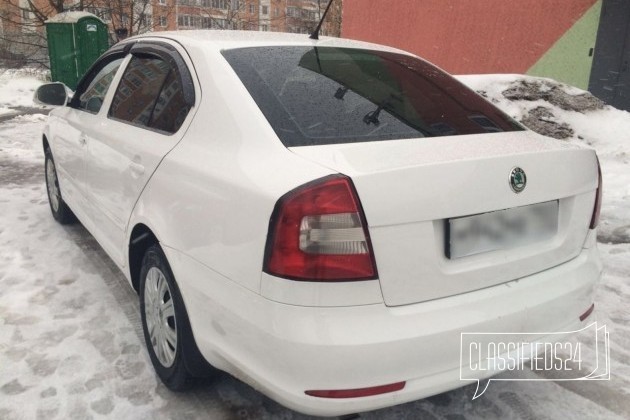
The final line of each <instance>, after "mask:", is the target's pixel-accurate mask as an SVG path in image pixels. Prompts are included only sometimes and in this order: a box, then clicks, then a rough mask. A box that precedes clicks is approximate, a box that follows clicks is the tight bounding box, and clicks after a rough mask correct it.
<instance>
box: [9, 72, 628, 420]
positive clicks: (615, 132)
mask: <svg viewBox="0 0 630 420" xmlns="http://www.w3.org/2000/svg"><path fill="white" fill-rule="evenodd" d="M462 80H463V81H464V82H465V83H467V84H469V85H471V86H472V87H473V88H474V89H476V90H478V91H482V92H483V94H484V95H486V96H487V97H488V98H489V99H490V100H492V101H493V102H495V103H497V105H498V106H499V107H501V108H502V109H504V110H505V111H506V112H507V113H508V114H510V115H512V116H513V117H515V118H517V119H519V120H523V119H526V118H527V116H528V115H530V113H531V112H532V111H533V110H535V109H536V108H539V107H544V108H546V109H547V111H548V113H545V112H547V111H544V110H543V111H544V112H543V113H544V116H543V117H540V115H539V114H536V115H539V117H537V119H538V120H541V118H542V119H544V120H545V121H543V122H544V123H548V124H551V126H552V127H551V128H554V127H553V125H554V124H555V125H562V124H563V123H564V124H567V126H568V127H569V128H570V129H571V130H573V132H572V133H570V131H569V130H566V129H561V130H555V131H554V130H552V131H553V132H556V133H560V135H563V136H566V139H565V140H558V141H570V142H576V143H582V144H587V145H591V146H592V147H594V148H595V149H597V151H598V154H599V157H600V160H601V164H602V169H603V173H604V204H603V209H602V221H601V224H600V226H601V229H600V234H599V241H600V244H599V248H600V251H601V254H602V258H603V260H604V264H605V273H604V277H603V279H602V282H601V284H600V287H599V288H598V291H597V300H596V302H597V311H598V321H599V323H600V324H606V325H607V326H608V329H609V331H610V341H611V359H612V378H611V380H610V381H603V382H599V381H597V382H587V381H582V382H502V383H492V384H491V385H490V387H489V388H488V391H487V392H486V393H485V394H484V395H483V396H482V397H481V398H478V399H476V400H474V401H471V397H472V395H473V393H474V390H475V385H470V386H466V387H464V388H461V389H458V390H454V391H451V392H447V393H444V394H441V395H438V396H435V397H432V398H428V399H425V400H422V401H417V402H413V403H409V404H404V405H401V406H397V407H393V408H389V409H385V410H379V411H375V412H372V413H367V414H364V415H362V417H364V418H426V419H463V418H472V419H488V418H520V419H534V418H536V419H538V418H542V419H556V418H564V417H567V416H568V417H575V418H609V419H627V418H630V398H629V397H630V309H629V308H630V306H629V305H628V302H629V301H630V282H629V280H630V138H629V137H630V114H629V113H627V112H623V111H618V110H615V109H613V108H610V107H604V108H602V109H596V108H597V106H594V108H595V109H591V110H585V111H583V112H576V111H573V110H565V109H562V106H563V105H562V103H561V101H556V100H554V99H553V98H552V97H551V96H550V95H542V96H543V97H541V98H538V99H536V98H534V97H532V96H531V95H529V96H528V95H525V96H527V98H528V99H514V98H513V100H511V101H510V100H507V99H506V98H505V97H504V95H503V94H502V92H503V91H505V90H507V89H509V88H515V87H516V88H518V87H522V86H523V82H527V83H530V84H534V90H537V91H541V92H547V91H551V90H552V88H553V86H555V85H553V84H550V82H547V81H544V80H542V81H541V80H540V79H531V78H523V77H521V76H511V75H506V76H496V75H495V76H474V77H473V76H468V77H462ZM37 83H38V82H37V80H35V79H32V78H31V79H27V80H24V79H21V78H17V77H10V78H8V79H7V78H3V77H0V112H2V110H3V109H8V108H9V107H10V106H16V105H17V106H30V105H31V103H30V100H31V98H32V90H33V88H34V86H36V85H37ZM530 89H531V87H530ZM560 90H561V91H563V92H568V93H569V94H570V95H580V94H581V93H582V92H581V91H579V90H576V89H574V88H568V87H561V88H560ZM556 92H557V90H556ZM534 96H536V95H534ZM538 96H541V95H538ZM550 101H551V102H554V104H552V103H551V102H550ZM574 102H579V101H578V100H577V99H576V100H575V101H574ZM574 105H575V104H574ZM589 107H590V106H587V108H589ZM565 108H571V107H566V106H565ZM589 109H590V108H589ZM537 112H538V111H537ZM549 113H550V114H549ZM45 118H46V117H45V116H43V115H27V116H18V117H15V118H12V119H9V120H6V121H3V122H2V119H0V419H3V420H4V419H6V420H9V419H35V418H40V419H89V418H94V419H97V418H117V419H162V418H164V419H166V418H177V419H197V418H199V419H201V418H204V419H205V418H212V419H215V418H216V419H219V418H284V419H291V418H304V416H301V415H299V414H296V413H294V412H292V411H290V410H287V409H285V408H283V407H281V406H279V405H278V404H276V403H275V402H273V401H271V400H269V399H268V398H266V397H264V396H263V395H261V394H260V393H258V392H256V391H255V390H253V389H252V388H250V387H248V386H247V385H244V384H242V383H241V382H238V381H237V380H235V379H233V378H231V377H229V376H228V375H220V376H219V377H217V378H214V379H212V380H209V381H208V382H206V383H204V384H201V385H200V386H199V387H197V388H196V389H194V390H193V391H191V392H189V393H185V394H175V393H171V392H169V391H168V390H166V388H165V387H164V386H162V385H161V384H160V383H159V382H158V381H157V380H156V377H155V375H154V373H153V370H152V367H151V364H150V360H149V358H148V355H147V353H146V350H145V348H144V343H143V340H142V333H141V328H140V322H139V314H138V303H137V298H136V296H135V294H134V292H133V291H132V290H131V289H130V288H129V287H128V286H127V284H126V280H125V279H124V277H123V275H122V274H121V273H120V272H119V271H118V270H117V268H116V267H115V266H114V265H113V263H112V262H111V261H110V260H109V258H108V257H107V256H106V255H105V254H104V252H103V251H102V250H101V249H100V248H99V246H98V245H97V244H96V242H95V241H94V239H93V238H92V237H91V236H90V235H89V234H88V233H87V232H86V231H85V230H84V229H83V228H82V227H81V226H80V225H74V226H70V227H62V226H60V225H58V224H56V223H55V222H54V220H53V218H52V217H51V215H50V210H49V208H48V203H47V200H46V192H45V187H44V178H43V167H42V166H43V165H42V163H43V153H42V151H41V137H40V136H41V134H40V132H41V128H42V125H43V123H44V121H45ZM502 377H513V378H514V377H516V376H515V374H507V373H506V374H503V376H502ZM519 377H521V378H531V377H534V373H521V374H520V376H519Z"/></svg>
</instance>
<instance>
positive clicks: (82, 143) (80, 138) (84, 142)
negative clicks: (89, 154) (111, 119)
mask: <svg viewBox="0 0 630 420" xmlns="http://www.w3.org/2000/svg"><path fill="white" fill-rule="evenodd" d="M86 143H87V138H86V137H85V135H83V134H81V136H79V144H80V145H81V146H85V144H86Z"/></svg>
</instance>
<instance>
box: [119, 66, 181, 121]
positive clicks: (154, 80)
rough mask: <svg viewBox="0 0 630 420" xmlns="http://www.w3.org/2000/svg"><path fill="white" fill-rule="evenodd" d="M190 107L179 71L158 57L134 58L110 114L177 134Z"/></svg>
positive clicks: (123, 78)
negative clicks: (185, 97)
mask: <svg viewBox="0 0 630 420" xmlns="http://www.w3.org/2000/svg"><path fill="white" fill-rule="evenodd" d="M189 110H190V107H189V106H188V105H187V104H186V101H185V99H184V93H183V91H182V83H181V75H180V74H179V71H178V70H177V68H175V67H173V66H171V65H170V64H169V63H167V62H166V61H164V60H163V59H161V58H159V57H156V56H142V55H138V56H134V57H133V58H132V59H131V61H130V62H129V65H128V66H127V68H126V69H125V73H124V74H123V77H122V79H121V81H120V83H119V84H118V89H116V93H115V95H114V99H113V100H112V106H111V108H110V110H109V115H110V117H112V118H114V119H117V120H121V121H125V122H129V123H132V124H134V125H138V126H142V127H148V128H153V129H156V130H160V131H164V132H166V133H174V132H176V131H177V130H178V129H179V127H181V125H182V123H183V122H184V119H185V118H186V115H188V111H189Z"/></svg>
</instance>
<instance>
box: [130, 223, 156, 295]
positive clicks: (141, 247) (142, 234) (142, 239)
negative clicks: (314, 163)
mask: <svg viewBox="0 0 630 420" xmlns="http://www.w3.org/2000/svg"><path fill="white" fill-rule="evenodd" d="M159 243H160V241H159V239H158V238H157V236H156V235H155V233H153V231H152V230H151V228H149V227H148V226H147V225H145V224H144V223H136V225H135V226H134V227H133V229H132V230H131V235H129V249H128V258H129V259H128V261H129V280H130V281H131V285H132V286H133V288H134V290H135V291H136V292H138V290H139V288H140V270H141V269H142V258H143V257H144V254H145V252H146V250H147V249H148V248H149V247H150V246H151V245H155V244H159Z"/></svg>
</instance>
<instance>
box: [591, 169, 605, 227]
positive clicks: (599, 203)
mask: <svg viewBox="0 0 630 420" xmlns="http://www.w3.org/2000/svg"><path fill="white" fill-rule="evenodd" d="M597 176H598V181H597V182H598V184H597V193H596V194H595V207H593V216H592V217H591V226H590V228H591V229H595V228H596V227H597V225H598V224H599V214H600V211H601V209H602V168H601V166H600V165H599V158H598V159H597Z"/></svg>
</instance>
